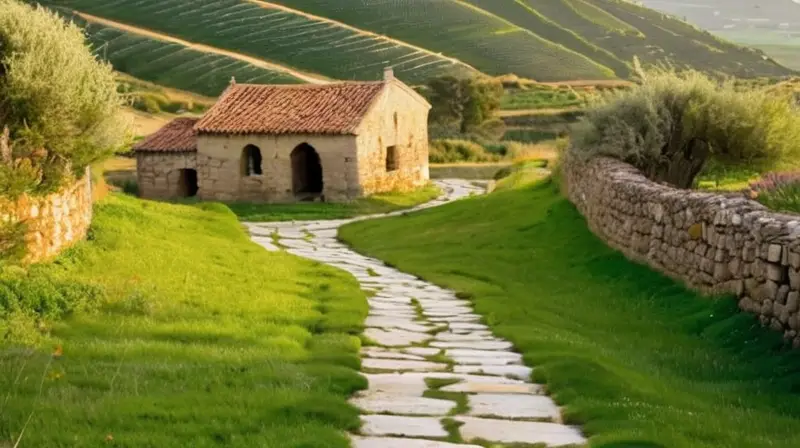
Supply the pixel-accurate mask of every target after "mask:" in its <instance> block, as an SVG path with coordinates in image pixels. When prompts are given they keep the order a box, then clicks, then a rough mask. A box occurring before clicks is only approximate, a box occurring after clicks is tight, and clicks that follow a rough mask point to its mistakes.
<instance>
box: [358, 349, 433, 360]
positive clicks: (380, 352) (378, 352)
mask: <svg viewBox="0 0 800 448" xmlns="http://www.w3.org/2000/svg"><path fill="white" fill-rule="evenodd" d="M361 354H362V355H364V356H366V357H368V358H383V359H407V360H409V361H425V358H424V357H423V356H419V355H412V354H409V353H403V352H400V351H398V350H389V349H385V348H382V347H364V348H362V349H361Z"/></svg>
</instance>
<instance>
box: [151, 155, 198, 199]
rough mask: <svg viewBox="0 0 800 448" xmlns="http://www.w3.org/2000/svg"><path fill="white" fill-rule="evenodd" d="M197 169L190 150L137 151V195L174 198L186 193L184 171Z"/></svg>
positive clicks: (195, 158) (195, 160)
mask: <svg viewBox="0 0 800 448" xmlns="http://www.w3.org/2000/svg"><path fill="white" fill-rule="evenodd" d="M183 170H198V166H197V157H195V154H194V153H192V152H139V153H137V154H136V180H137V184H138V187H139V195H140V196H141V197H143V198H148V199H175V198H181V197H186V196H187V195H188V191H187V187H188V185H187V184H186V175H187V174H186V172H185V171H183Z"/></svg>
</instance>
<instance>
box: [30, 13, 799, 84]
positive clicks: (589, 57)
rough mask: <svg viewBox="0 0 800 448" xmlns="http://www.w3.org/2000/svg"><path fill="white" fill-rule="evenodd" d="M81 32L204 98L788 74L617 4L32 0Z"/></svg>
mask: <svg viewBox="0 0 800 448" xmlns="http://www.w3.org/2000/svg"><path fill="white" fill-rule="evenodd" d="M40 3H43V4H44V5H46V6H49V7H53V8H55V9H57V10H58V11H59V12H61V13H62V14H63V15H64V16H66V17H70V18H75V19H76V20H77V21H79V22H81V23H84V24H86V25H87V34H88V36H89V38H90V40H91V42H92V43H93V45H94V46H95V48H96V51H97V52H98V54H100V55H101V56H103V57H105V58H107V59H108V60H109V61H111V62H112V64H114V66H115V67H116V68H117V69H118V70H120V71H122V72H125V73H128V74H131V75H133V76H137V77H139V78H142V79H145V80H147V81H152V82H156V83H160V84H164V85H167V86H170V87H175V88H179V89H183V90H188V91H193V92H197V93H201V94H204V95H215V94H218V93H219V91H221V90H222V89H223V88H224V86H225V84H226V83H227V81H228V80H229V79H230V77H231V76H236V77H237V79H241V80H242V81H248V82H265V83H292V82H315V81H319V82H325V81H326V80H331V79H340V80H350V79H362V80H367V79H377V78H379V77H380V76H381V74H382V69H383V67H384V66H388V65H391V66H393V67H394V69H395V73H396V74H397V76H398V77H399V78H401V79H403V80H404V81H406V82H409V83H420V82H423V81H425V80H426V79H428V78H430V77H433V76H441V75H454V76H472V75H476V74H478V73H485V74H488V75H504V74H509V73H513V74H516V75H518V76H520V77H523V78H528V79H535V80H538V81H549V82H553V81H569V80H598V81H599V80H608V79H616V78H627V77H629V76H630V66H631V62H632V60H633V58H634V56H635V57H638V58H639V59H640V60H641V61H642V62H643V63H644V64H653V63H659V62H669V63H671V64H673V65H675V66H678V67H693V68H697V69H701V70H705V71H710V72H717V73H725V74H731V75H736V76H742V77H755V76H783V75H788V74H791V73H792V72H791V70H789V69H787V68H785V67H783V66H781V65H779V64H777V63H776V62H774V61H773V60H771V59H770V58H768V57H766V56H765V55H764V54H763V53H761V52H759V51H756V50H751V49H748V48H744V47H740V46H737V45H734V44H732V43H729V42H727V41H724V40H722V39H720V38H718V37H715V36H714V35H712V34H710V33H708V32H705V31H702V30H700V29H698V28H696V27H694V26H691V25H689V24H687V23H685V22H682V21H680V20H677V19H675V18H673V17H672V16H669V15H666V14H664V13H660V12H656V11H654V10H651V9H647V8H644V7H642V6H638V5H636V4H634V3H631V2H627V1H621V0H592V1H588V0H336V1H332V0H272V1H270V2H267V1H260V0H114V1H104V2H99V1H97V0H40Z"/></svg>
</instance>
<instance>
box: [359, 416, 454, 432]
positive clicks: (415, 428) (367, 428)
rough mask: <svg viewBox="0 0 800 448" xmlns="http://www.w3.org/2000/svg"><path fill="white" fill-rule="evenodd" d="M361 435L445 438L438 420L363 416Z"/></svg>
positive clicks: (430, 418) (433, 418)
mask: <svg viewBox="0 0 800 448" xmlns="http://www.w3.org/2000/svg"><path fill="white" fill-rule="evenodd" d="M361 421H362V422H363V426H362V427H361V433H362V434H364V435H367V436H401V437H437V438H438V437H447V436H448V434H447V431H445V430H444V428H443V427H442V423H441V422H440V421H439V418H435V417H405V416H396V415H363V416H361Z"/></svg>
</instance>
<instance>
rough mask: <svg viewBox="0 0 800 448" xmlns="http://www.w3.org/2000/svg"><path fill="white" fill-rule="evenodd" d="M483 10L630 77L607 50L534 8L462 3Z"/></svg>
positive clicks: (500, 1)
mask: <svg viewBox="0 0 800 448" xmlns="http://www.w3.org/2000/svg"><path fill="white" fill-rule="evenodd" d="M463 1H465V2H467V3H470V4H472V5H474V6H477V7H479V8H481V9H483V10H484V11H487V12H490V13H492V14H495V15H497V16H498V17H501V18H503V19H505V20H508V21H509V22H511V23H513V24H515V25H517V26H519V27H521V28H524V29H526V30H529V31H531V32H535V33H537V34H538V35H540V36H542V37H544V38H545V39H548V40H550V41H552V42H559V43H560V44H561V45H563V46H565V47H567V48H569V49H570V50H573V51H575V52H577V53H580V54H582V55H584V56H586V57H588V58H591V59H592V60H594V61H597V62H599V63H601V64H602V65H604V66H606V67H609V68H610V69H612V70H613V71H614V73H615V74H616V75H617V76H619V77H621V78H627V77H628V76H629V75H630V67H629V66H628V64H626V63H625V62H623V61H622V60H620V59H618V58H617V57H616V56H614V55H613V54H611V53H610V52H609V51H608V50H605V49H602V48H600V47H598V46H596V45H594V44H592V43H590V42H588V41H586V40H585V39H584V38H582V37H581V36H579V35H577V34H575V33H574V32H572V31H570V30H569V29H567V28H564V27H562V26H560V25H558V24H557V23H555V22H553V21H552V20H550V19H548V18H547V17H545V16H543V15H542V14H540V13H539V12H538V11H536V10H535V9H534V8H531V7H530V6H528V5H526V4H525V3H524V2H519V1H517V0H463Z"/></svg>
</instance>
